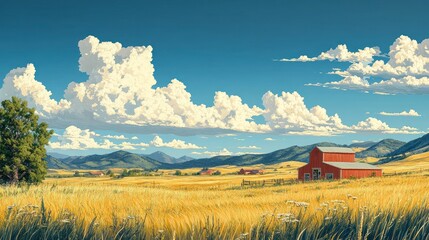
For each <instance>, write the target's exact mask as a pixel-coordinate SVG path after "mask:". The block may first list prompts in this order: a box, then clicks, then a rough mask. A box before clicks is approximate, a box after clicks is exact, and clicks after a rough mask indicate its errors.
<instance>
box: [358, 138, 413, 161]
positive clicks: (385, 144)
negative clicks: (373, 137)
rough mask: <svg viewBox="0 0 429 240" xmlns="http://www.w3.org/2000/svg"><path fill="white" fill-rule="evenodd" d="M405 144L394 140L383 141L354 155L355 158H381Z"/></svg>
mask: <svg viewBox="0 0 429 240" xmlns="http://www.w3.org/2000/svg"><path fill="white" fill-rule="evenodd" d="M404 144H405V142H402V141H398V140H395V139H384V140H381V141H380V142H378V143H376V144H374V145H372V146H370V147H369V148H367V149H366V150H363V151H361V152H358V153H356V157H357V158H365V157H376V158H378V157H383V156H385V155H387V154H389V153H391V152H393V151H395V150H396V149H398V148H400V147H402V146H403V145H404Z"/></svg>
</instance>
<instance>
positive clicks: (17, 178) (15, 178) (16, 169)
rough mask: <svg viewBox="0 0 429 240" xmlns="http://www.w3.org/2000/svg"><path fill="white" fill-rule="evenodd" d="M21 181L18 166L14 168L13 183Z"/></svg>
mask: <svg viewBox="0 0 429 240" xmlns="http://www.w3.org/2000/svg"><path fill="white" fill-rule="evenodd" d="M18 182H19V175H18V168H15V169H13V176H12V182H11V183H12V185H17V184H18Z"/></svg>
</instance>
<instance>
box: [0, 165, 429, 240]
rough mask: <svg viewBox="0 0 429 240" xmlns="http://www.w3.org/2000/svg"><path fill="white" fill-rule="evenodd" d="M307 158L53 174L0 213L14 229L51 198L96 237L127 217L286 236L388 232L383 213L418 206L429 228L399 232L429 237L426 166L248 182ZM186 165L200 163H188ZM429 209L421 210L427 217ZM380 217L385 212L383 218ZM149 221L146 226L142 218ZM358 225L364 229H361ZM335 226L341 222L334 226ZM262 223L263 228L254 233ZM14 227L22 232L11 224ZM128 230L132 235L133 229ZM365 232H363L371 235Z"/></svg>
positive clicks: (288, 171) (228, 234) (192, 234)
mask: <svg viewBox="0 0 429 240" xmlns="http://www.w3.org/2000/svg"><path fill="white" fill-rule="evenodd" d="M405 162H408V161H405ZM300 164H302V163H288V164H287V165H286V164H285V163H283V164H279V165H273V166H266V167H265V168H266V174H264V175H254V176H242V175H221V176H173V175H170V174H171V172H169V171H165V175H163V176H147V177H126V178H122V179H111V178H109V177H99V178H84V177H81V178H48V179H46V180H45V181H44V183H43V184H41V185H39V186H30V187H20V188H17V187H1V188H0V196H1V201H0V209H3V211H0V219H3V220H0V222H1V221H3V223H0V229H2V228H6V227H5V226H9V228H11V229H12V226H10V224H11V223H5V222H4V221H5V219H10V218H11V216H15V218H16V219H19V215H27V216H30V215H31V214H33V215H34V216H36V217H35V218H37V216H38V215H39V220H38V221H39V222H40V221H41V220H40V214H39V209H40V208H41V202H42V199H43V205H44V206H43V209H44V211H45V213H43V214H42V215H46V214H47V213H49V216H50V218H51V219H52V221H51V222H56V223H58V224H59V225H58V226H56V228H55V229H62V227H65V226H69V228H70V225H72V224H74V225H75V226H76V227H77V226H79V227H80V228H81V231H82V234H88V232H90V231H93V232H94V234H95V235H94V236H93V238H91V237H88V236H92V235H88V236H87V235H79V236H80V238H83V237H82V236H87V237H84V238H88V239H100V236H102V235H96V234H101V232H103V229H110V230H111V229H115V227H112V226H116V227H117V228H118V229H125V227H124V226H128V225H124V226H122V228H121V227H120V226H118V224H119V223H122V224H125V223H126V222H129V223H130V224H131V223H134V222H135V223H136V224H134V225H133V224H131V225H129V226H128V227H130V228H131V229H133V227H134V228H136V229H137V228H138V229H140V230H139V231H142V229H144V233H141V232H139V234H136V235H128V237H130V238H135V239H141V238H144V237H145V238H148V239H152V238H163V239H173V238H174V239H191V238H193V239H200V238H205V239H236V238H241V239H284V238H283V237H284V236H285V235H283V237H278V236H277V235H276V232H277V233H278V234H280V235H281V234H286V233H287V234H292V232H293V231H292V229H296V231H297V232H296V233H294V234H295V235H290V236H294V237H296V236H297V235H298V236H300V237H301V238H303V239H311V238H312V237H314V236H316V235H314V234H317V235H320V234H321V235H323V234H324V235H323V236H320V237H321V239H340V234H339V235H338V236H335V234H333V233H332V232H327V233H324V232H323V231H322V230H319V231H318V232H315V231H316V230H315V229H323V228H322V226H325V227H327V225H326V224H334V223H336V224H337V225H338V226H337V225H336V226H337V227H338V228H340V227H341V226H340V225H339V224H340V223H342V222H344V221H345V219H347V221H349V222H350V225H351V226H355V227H353V229H352V230H350V231H351V232H349V233H348V235H349V236H352V237H359V236H358V235H357V234H358V233H359V232H361V233H362V232H365V231H366V232H367V233H368V232H369V233H368V234H371V231H369V230H368V226H369V225H368V224H370V223H371V224H373V225H374V226H376V225H377V224H378V225H377V226H378V228H379V229H378V230H377V231H381V230H382V229H383V227H382V226H383V222H386V223H385V224H387V221H388V219H401V218H403V217H406V216H408V215H407V214H411V215H410V216H408V217H410V218H414V220H415V221H416V222H417V223H416V224H417V225H418V224H421V227H422V229H423V230H420V231H419V228H416V229H409V231H410V233H408V230H407V231H406V233H404V232H403V231H405V230H404V229H402V230H400V231H402V232H403V234H415V236H416V239H425V238H424V237H426V236H429V235H427V234H429V233H428V230H427V224H428V223H427V221H428V219H427V218H428V217H429V213H428V208H429V202H428V198H429V192H428V191H427V189H429V181H427V179H428V176H429V172H427V171H416V172H415V173H412V174H408V175H397V176H388V177H382V178H367V179H357V180H341V181H332V182H314V183H297V184H291V185H282V186H265V187H254V188H243V187H241V186H240V183H241V181H242V179H243V178H245V179H246V180H263V179H273V178H284V179H292V178H294V177H295V176H296V167H297V166H299V165H300ZM259 167H260V166H259ZM399 167H400V166H390V165H388V166H387V168H388V169H389V170H388V172H394V171H395V170H397V169H398V168H399ZM237 169H239V168H237V167H233V166H223V167H221V168H219V170H221V171H222V172H228V171H230V172H234V171H236V170H237ZM187 171H188V172H189V173H190V172H192V171H194V170H193V169H189V170H185V171H184V172H187ZM416 214H417V216H416ZM425 214H426V215H425ZM33 215H31V216H33ZM420 217H421V218H422V219H418V218H420ZM361 218H362V219H361ZM377 218H378V219H384V220H383V221H381V220H380V222H379V223H375V222H374V221H375V220H376V219H377ZM26 219H27V218H26ZM27 220H28V219H27ZM20 221H21V222H22V221H23V220H22V219H21V220H20ZM409 221H411V220H409ZM425 221H426V222H425ZM9 222H13V221H11V220H9ZM118 222H119V223H118ZM142 222H144V226H140V225H139V224H137V223H142ZM1 224H2V225H1ZM7 224H9V225H7ZM396 224H401V223H400V222H399V223H396ZM359 225H360V226H361V227H360V228H361V230H356V227H357V228H358V229H359ZM2 226H3V227H2ZM386 226H387V225H386ZM386 226H385V228H386ZM398 226H400V227H401V228H402V227H404V226H402V225H398ZM425 226H426V227H425ZM283 228H284V229H283ZM313 228H314V229H313ZM330 228H331V229H333V230H332V231H334V230H335V227H332V226H331V227H330ZM341 228H342V227H341ZM373 228H374V227H373ZM404 228H408V227H404ZM91 229H92V230H91ZM255 229H259V230H258V231H256V230H255ZM261 229H262V230H263V231H262V230H261ZM275 229H277V230H275ZM282 229H283V230H282ZM365 229H366V230H365ZM298 230H299V231H298ZM61 231H63V230H61ZM70 231H72V230H70ZM73 231H77V230H73ZM118 231H119V230H118ZM209 231H210V232H209ZM255 231H256V232H257V234H259V235H255ZM312 231H313V232H312ZM324 231H325V230H324ZM336 231H338V229H337V230H336ZM372 231H375V230H372ZM383 231H384V230H383ZM0 232H1V230H0ZM21 232H22V231H21ZM209 233H210V234H209ZM21 234H22V233H21ZM311 234H313V235H311ZM379 234H380V233H379ZM425 234H426V235H425ZM329 235H330V236H331V237H332V238H329V237H328V236H329ZM0 236H2V237H1V239H8V237H5V235H4V234H3V235H1V233H0ZM8 236H15V235H13V234H12V233H10V234H9V235H8ZM76 236H77V235H76ZM103 236H104V235H103ZM106 236H107V235H106ZM120 236H122V235H116V234H113V233H112V234H111V235H110V238H115V239H119V238H120ZM276 236H277V237H276ZM369 236H375V235H369ZM378 236H379V237H380V236H382V235H378ZM398 236H399V235H398ZM400 236H408V235H400ZM411 236H412V235H410V237H411ZM123 237H125V238H124V239H126V238H127V237H126V236H125V235H124V236H122V237H121V238H123ZM211 237H214V238H211ZM337 237H338V238H337ZM343 237H344V236H342V238H343ZM360 237H361V239H363V238H364V235H363V236H360ZM70 238H73V237H70ZM77 238H79V237H76V239H77ZM10 239H12V238H10ZM47 239H48V237H47ZM107 239H109V237H107ZM351 239H355V238H351ZM380 239H382V238H380ZM406 239H407V238H406Z"/></svg>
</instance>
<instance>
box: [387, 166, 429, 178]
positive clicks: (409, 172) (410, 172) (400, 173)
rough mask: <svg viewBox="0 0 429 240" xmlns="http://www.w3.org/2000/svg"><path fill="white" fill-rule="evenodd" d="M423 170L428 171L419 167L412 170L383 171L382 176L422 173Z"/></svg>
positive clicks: (428, 170)
mask: <svg viewBox="0 0 429 240" xmlns="http://www.w3.org/2000/svg"><path fill="white" fill-rule="evenodd" d="M423 172H429V169H423V168H421V169H419V170H414V171H408V172H392V173H383V176H384V177H390V176H400V175H410V174H415V173H423Z"/></svg>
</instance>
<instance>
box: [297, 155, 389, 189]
mask: <svg viewBox="0 0 429 240" xmlns="http://www.w3.org/2000/svg"><path fill="white" fill-rule="evenodd" d="M382 174H383V173H382V169H381V168H379V167H376V166H374V165H370V164H367V163H359V162H356V161H355V152H354V151H353V150H352V149H350V148H341V147H315V148H314V149H313V150H312V151H311V152H310V162H309V163H308V164H307V165H305V166H302V167H300V168H298V179H299V180H302V181H310V180H320V179H328V180H329V179H342V178H364V177H381V176H382Z"/></svg>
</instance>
